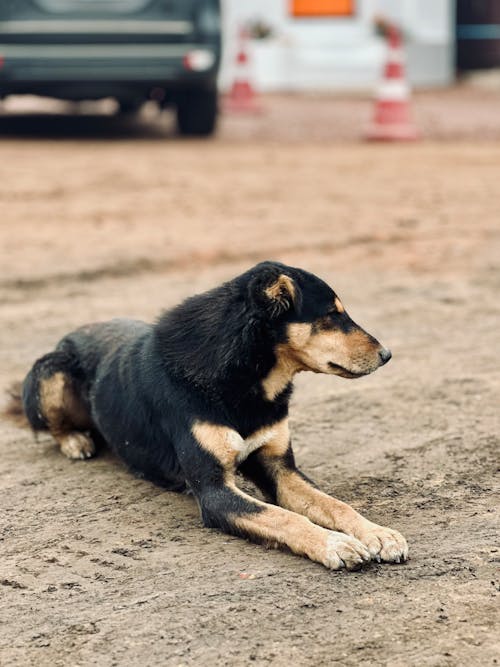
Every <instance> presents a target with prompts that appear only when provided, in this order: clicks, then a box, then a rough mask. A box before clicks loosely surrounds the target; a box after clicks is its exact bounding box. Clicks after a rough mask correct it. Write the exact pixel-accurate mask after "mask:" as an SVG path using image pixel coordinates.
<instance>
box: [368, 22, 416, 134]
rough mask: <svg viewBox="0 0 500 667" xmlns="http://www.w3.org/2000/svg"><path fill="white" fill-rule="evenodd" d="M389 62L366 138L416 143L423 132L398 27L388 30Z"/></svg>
mask: <svg viewBox="0 0 500 667" xmlns="http://www.w3.org/2000/svg"><path fill="white" fill-rule="evenodd" d="M385 34H386V39H387V47H388V54H387V61H386V64H385V69H384V76H383V80H382V82H381V84H380V86H379V89H378V92H377V97H376V100H375V111H374V114H373V120H372V122H371V123H370V125H369V126H368V128H367V130H366V132H365V138H366V139H370V140H373V141H414V140H416V139H418V138H419V132H418V130H417V127H416V126H415V123H414V122H413V120H412V116H411V110H410V87H409V86H408V83H407V80H406V75H405V64H404V53H403V44H402V39H401V33H400V31H399V30H398V28H396V26H394V25H389V26H388V27H387V29H386V33H385Z"/></svg>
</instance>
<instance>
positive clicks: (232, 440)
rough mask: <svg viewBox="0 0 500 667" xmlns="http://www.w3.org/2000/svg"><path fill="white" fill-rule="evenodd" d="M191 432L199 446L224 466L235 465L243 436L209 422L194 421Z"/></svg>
mask: <svg viewBox="0 0 500 667" xmlns="http://www.w3.org/2000/svg"><path fill="white" fill-rule="evenodd" d="M192 433H193V435H194V437H195V438H196V440H197V441H198V442H199V444H200V445H201V447H203V449H205V450H206V451H207V452H210V454H212V456H215V458H216V459H217V460H218V461H220V463H221V465H222V466H223V467H224V468H230V467H233V466H234V465H235V463H236V458H237V455H238V451H239V449H240V448H241V446H242V444H243V438H242V437H241V436H240V435H239V434H238V433H237V432H236V431H234V430H233V429H231V428H228V427H227V426H218V425H217V424H210V423H209V422H195V424H194V425H193V428H192ZM240 443H241V444H240Z"/></svg>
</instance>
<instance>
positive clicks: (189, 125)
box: [177, 88, 218, 137]
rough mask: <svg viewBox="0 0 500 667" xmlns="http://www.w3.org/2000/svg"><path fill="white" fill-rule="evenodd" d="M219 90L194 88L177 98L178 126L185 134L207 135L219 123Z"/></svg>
mask: <svg viewBox="0 0 500 667" xmlns="http://www.w3.org/2000/svg"><path fill="white" fill-rule="evenodd" d="M217 113H218V104H217V90H216V89H215V88H209V89H197V88H192V89H189V90H185V91H183V92H182V93H181V95H180V96H179V98H178V100H177V128H178V130H179V134H182V135H184V136H197V137H206V136H209V135H210V134H213V133H214V131H215V127H216V124H217Z"/></svg>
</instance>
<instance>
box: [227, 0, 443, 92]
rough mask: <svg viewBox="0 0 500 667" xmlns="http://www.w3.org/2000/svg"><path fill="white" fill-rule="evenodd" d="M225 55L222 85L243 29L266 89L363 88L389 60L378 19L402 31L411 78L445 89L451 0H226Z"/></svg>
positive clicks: (260, 84) (259, 82) (258, 80)
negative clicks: (247, 30)
mask: <svg viewBox="0 0 500 667" xmlns="http://www.w3.org/2000/svg"><path fill="white" fill-rule="evenodd" d="M222 5H223V12H224V36H225V50H224V58H223V67H222V71H221V85H222V87H223V88H225V87H227V86H228V85H229V83H230V81H231V77H232V75H233V70H234V58H235V51H236V49H237V35H238V29H239V27H240V26H247V27H248V26H249V27H250V30H251V31H252V33H253V34H254V35H256V36H258V37H260V38H254V39H252V42H251V45H252V46H251V51H252V63H253V64H252V68H253V70H252V71H253V77H254V78H255V83H256V85H257V86H258V87H259V88H260V89H261V90H268V91H271V90H281V91H328V90H365V89H368V88H370V87H372V86H373V84H374V82H376V81H377V78H378V76H379V74H380V71H381V67H382V63H383V59H384V44H383V41H382V40H381V39H380V37H379V36H377V34H376V30H375V27H374V19H375V17H376V16H383V17H385V18H388V19H392V20H394V21H396V22H397V23H398V25H400V26H401V27H402V29H403V30H404V33H405V45H406V55H407V65H408V73H409V77H410V81H411V83H412V84H413V85H415V86H445V85H448V84H450V83H451V82H452V81H453V80H454V78H455V2H454V0H222Z"/></svg>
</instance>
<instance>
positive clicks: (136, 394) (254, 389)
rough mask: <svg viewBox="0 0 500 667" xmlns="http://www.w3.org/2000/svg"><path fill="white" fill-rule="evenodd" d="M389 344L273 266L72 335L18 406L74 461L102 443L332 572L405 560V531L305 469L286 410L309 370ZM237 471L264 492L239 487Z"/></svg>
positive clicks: (212, 521)
mask: <svg viewBox="0 0 500 667" xmlns="http://www.w3.org/2000/svg"><path fill="white" fill-rule="evenodd" d="M390 358H391V353H390V351H389V350H388V349H386V348H384V347H383V346H382V345H381V344H380V343H379V342H378V341H377V340H376V339H375V338H373V336H371V335H370V334H368V333H367V332H366V331H364V330H363V329H362V328H361V327H359V326H358V325H357V324H355V323H354V322H353V321H352V320H351V318H350V317H349V315H348V314H347V312H346V310H345V309H344V307H343V305H342V302H341V301H340V299H339V298H338V296H337V295H336V294H335V292H334V291H333V290H332V289H331V288H330V287H329V286H328V285H327V284H326V283H325V282H323V281H322V280H321V279H320V278H318V277H316V276H315V275H313V274H311V273H308V272H307V271H304V270H302V269H298V268H293V267H290V266H286V265H284V264H280V263H278V262H271V261H268V262H262V263H260V264H257V265H256V266H254V267H253V268H251V269H250V270H248V271H246V272H245V273H243V274H242V275H239V276H237V277H236V278H234V279H233V280H230V281H229V282H226V283H224V284H223V285H220V286H219V287H216V288H215V289H212V290H210V291H208V292H205V293H203V294H200V295H197V296H193V297H191V298H189V299H187V300H186V301H184V302H183V303H182V304H180V305H178V306H177V307H175V308H173V309H172V310H169V311H167V312H165V313H164V314H163V315H162V316H161V317H160V318H159V319H158V321H157V322H156V323H155V324H153V325H151V324H146V323H144V322H140V321H136V320H127V319H115V320H111V321H109V322H103V323H96V324H89V325H86V326H83V327H81V328H79V329H77V330H76V331H73V332H72V333H69V334H68V335H67V336H65V337H64V338H63V339H62V340H61V341H60V342H59V343H58V345H57V346H56V348H55V350H54V351H53V352H49V353H48V354H46V355H45V356H43V357H41V358H40V359H38V360H37V361H36V362H35V364H34V365H33V367H32V368H31V370H30V372H29V373H28V375H27V377H26V379H25V380H24V383H23V385H22V395H20V396H19V401H18V403H17V405H16V404H15V403H16V402H15V401H14V402H13V404H12V405H11V408H10V411H11V414H15V413H16V412H17V413H19V409H20V407H21V401H22V410H23V411H24V414H25V416H26V418H27V420H28V422H29V424H30V425H31V428H32V429H33V430H34V431H35V432H38V431H48V432H49V433H50V434H51V435H52V436H53V438H54V439H55V440H56V442H57V443H58V444H59V447H60V449H61V452H62V453H63V454H65V455H66V456H67V457H68V458H70V459H88V458H90V457H92V456H94V454H95V453H96V443H98V442H101V441H103V442H105V443H107V445H109V446H110V447H111V448H112V449H113V450H114V451H115V452H116V454H117V455H118V456H119V458H120V459H122V460H123V461H124V462H125V464H126V465H127V466H128V468H129V469H130V470H131V471H133V472H134V473H136V474H137V475H139V476H141V477H144V478H146V479H148V480H151V481H153V482H155V483H156V484H159V485H161V486H163V487H165V488H166V489H169V490H174V491H184V490H190V491H191V492H192V493H193V494H194V496H195V498H196V500H197V502H198V505H199V508H200V512H201V517H202V520H203V523H204V525H205V526H208V527H213V528H218V529H220V530H222V531H224V532H227V533H230V534H233V535H238V536H241V537H245V538H248V539H250V540H252V541H255V542H260V543H265V544H267V545H271V546H275V547H283V548H288V549H289V550H291V551H292V552H294V553H295V554H299V555H302V556H306V557H308V558H310V559H311V560H313V561H315V562H318V563H321V564H323V565H324V566H326V567H327V568H330V569H332V570H338V569H341V568H346V569H348V570H354V569H358V568H360V567H362V566H363V565H364V564H366V563H368V562H370V561H371V560H377V561H379V562H380V561H384V562H390V563H400V562H404V561H406V559H407V557H408V547H407V543H406V540H405V538H404V537H403V536H402V535H401V534H400V533H399V532H397V531H396V530H392V529H390V528H385V527H383V526H380V525H378V524H376V523H373V522H371V521H369V520H368V519H366V518H365V517H363V516H362V515H361V514H359V513H358V512H357V511H355V510H354V509H353V508H352V507H350V506H349V505H347V504H345V503H343V502H341V501H340V500H337V499H335V498H333V497H331V496H329V495H327V494H326V493H323V492H322V491H320V490H318V489H317V488H316V486H315V485H314V484H313V483H312V482H311V481H310V480H309V479H308V478H307V477H306V475H304V474H303V473H302V472H301V471H300V470H299V469H298V468H297V466H296V464H295V458H294V454H293V450H292V445H291V441H290V433H289V426H288V408H289V402H290V396H291V393H292V388H293V379H294V376H295V374H296V373H298V372H300V371H312V372H314V373H326V374H329V375H337V376H340V377H343V378H358V377H361V376H363V375H367V374H369V373H372V372H373V371H375V370H376V369H377V368H379V367H380V366H382V365H384V364H386V363H387V362H388V361H389V359H390ZM238 472H239V473H241V474H242V475H243V476H245V477H247V478H248V479H250V480H251V481H252V482H253V483H254V484H255V485H256V486H257V487H258V488H259V489H260V490H261V491H262V494H263V496H264V498H265V499H266V501H262V500H259V499H257V498H254V497H252V496H251V495H248V494H246V493H244V492H243V491H241V490H240V489H239V488H238V487H237V485H236V475H237V473H238Z"/></svg>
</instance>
